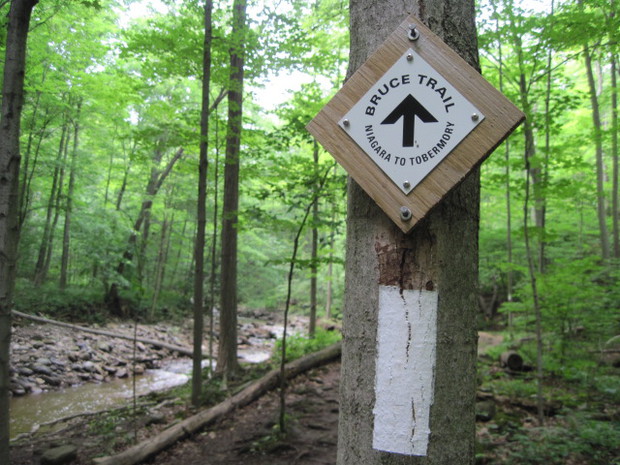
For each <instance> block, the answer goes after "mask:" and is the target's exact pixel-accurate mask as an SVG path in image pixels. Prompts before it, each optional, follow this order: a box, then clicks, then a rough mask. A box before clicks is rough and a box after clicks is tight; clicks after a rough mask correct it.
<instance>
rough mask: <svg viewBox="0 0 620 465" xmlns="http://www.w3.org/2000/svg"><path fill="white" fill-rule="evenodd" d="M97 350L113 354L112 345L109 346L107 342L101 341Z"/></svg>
mask: <svg viewBox="0 0 620 465" xmlns="http://www.w3.org/2000/svg"><path fill="white" fill-rule="evenodd" d="M97 349H99V350H101V351H103V352H112V346H111V345H110V344H108V343H107V342H103V341H100V342H99V343H98V344H97Z"/></svg>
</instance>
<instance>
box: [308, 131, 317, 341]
mask: <svg viewBox="0 0 620 465" xmlns="http://www.w3.org/2000/svg"><path fill="white" fill-rule="evenodd" d="M312 158H313V160H314V176H315V193H314V195H315V198H316V197H317V196H318V192H317V191H316V190H318V189H319V186H318V183H319V180H318V176H319V144H318V142H317V141H314V147H313V150H312ZM318 221H319V202H318V200H316V201H315V202H314V204H313V205H312V243H311V245H310V247H311V251H310V324H309V327H308V334H309V335H310V337H314V333H315V331H316V308H317V280H318V277H317V274H318V272H319V265H318V262H317V261H318V250H319V229H318V226H317V225H318Z"/></svg>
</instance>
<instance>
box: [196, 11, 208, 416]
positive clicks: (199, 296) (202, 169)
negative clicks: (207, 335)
mask: <svg viewBox="0 0 620 465" xmlns="http://www.w3.org/2000/svg"><path fill="white" fill-rule="evenodd" d="M212 11H213V2H212V1H211V0H206V1H205V6H204V28H205V37H204V44H203V57H202V109H201V114H200V161H199V166H198V205H197V210H198V211H197V213H196V217H197V220H198V228H197V230H196V242H195V247H194V264H195V268H194V363H193V365H192V405H194V406H195V407H197V406H199V405H200V397H201V392H202V365H201V364H200V362H201V360H202V339H203V332H204V280H205V268H204V257H205V230H206V225H207V175H208V170H209V157H208V153H207V152H208V149H209V89H210V83H211V42H212V40H213V26H212V24H211V13H212Z"/></svg>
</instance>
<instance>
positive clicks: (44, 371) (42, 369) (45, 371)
mask: <svg viewBox="0 0 620 465" xmlns="http://www.w3.org/2000/svg"><path fill="white" fill-rule="evenodd" d="M32 370H33V371H34V372H35V373H39V374H41V375H46V376H53V375H54V372H53V371H52V369H51V368H50V367H48V366H45V365H35V366H33V367H32Z"/></svg>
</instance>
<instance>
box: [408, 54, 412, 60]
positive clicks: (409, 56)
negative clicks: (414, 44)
mask: <svg viewBox="0 0 620 465" xmlns="http://www.w3.org/2000/svg"><path fill="white" fill-rule="evenodd" d="M407 61H413V55H412V54H411V53H408V54H407Z"/></svg>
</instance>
